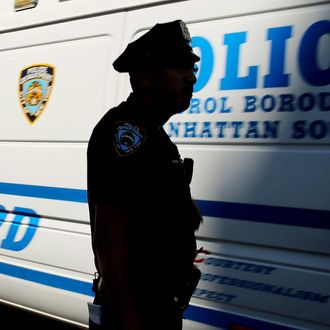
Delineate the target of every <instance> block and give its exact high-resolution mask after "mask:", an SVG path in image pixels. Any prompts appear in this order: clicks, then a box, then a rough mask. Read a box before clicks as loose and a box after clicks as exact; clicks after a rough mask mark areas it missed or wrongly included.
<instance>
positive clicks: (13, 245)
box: [0, 205, 40, 251]
mask: <svg viewBox="0 0 330 330" xmlns="http://www.w3.org/2000/svg"><path fill="white" fill-rule="evenodd" d="M11 213H13V214H15V216H14V219H13V221H12V222H11V224H10V227H9V229H8V232H7V235H6V237H5V238H4V239H3V240H2V241H0V248H2V249H6V250H11V251H21V250H23V249H25V248H26V247H27V246H28V245H29V243H30V242H31V241H32V239H33V237H34V235H35V234H36V231H37V228H38V225H39V219H40V217H39V215H37V213H36V212H35V211H34V210H32V209H28V208H23V207H15V208H14V210H13V211H12V212H11ZM8 214H9V212H8V211H7V210H6V209H5V208H4V207H3V206H1V205H0V226H1V225H2V224H3V223H4V221H5V219H6V217H7V215H8ZM23 220H27V221H28V224H27V226H26V228H25V232H24V234H23V236H22V237H20V238H19V239H17V234H18V230H19V228H20V227H21V226H22V225H23V224H22V222H23ZM22 227H25V226H22Z"/></svg>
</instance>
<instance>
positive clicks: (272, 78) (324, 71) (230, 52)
mask: <svg viewBox="0 0 330 330" xmlns="http://www.w3.org/2000/svg"><path fill="white" fill-rule="evenodd" d="M292 30H293V26H291V25H290V26H281V27H276V28H273V27H272V28H269V29H267V32H266V36H267V37H266V38H267V40H268V41H269V42H270V56H269V59H268V63H269V73H268V74H266V75H265V76H264V77H263V78H264V79H263V86H258V81H259V80H258V73H259V65H251V66H249V67H247V68H245V69H246V70H247V72H248V73H247V75H246V76H239V74H238V72H239V64H240V63H241V62H242V61H241V55H242V51H241V48H242V45H244V44H245V43H247V42H248V32H247V31H240V32H233V33H226V34H225V35H224V41H223V44H224V45H225V46H226V48H227V54H226V63H225V76H224V77H221V78H220V83H219V90H240V89H255V88H257V87H262V88H280V87H288V86H289V84H290V81H289V78H290V73H286V72H284V71H285V61H286V58H287V56H288V54H287V47H286V45H287V42H288V40H289V39H291V38H292V37H293V34H292ZM329 33H330V21H328V20H322V21H318V22H315V23H314V24H312V25H311V26H309V27H308V28H307V29H306V31H305V33H304V35H303V36H302V39H301V40H300V44H299V46H298V49H297V52H298V67H299V69H300V73H301V77H302V79H303V80H304V81H305V82H306V83H308V84H310V85H312V86H326V85H328V84H329V83H330V67H328V68H320V67H319V63H318V48H319V47H318V44H319V42H320V39H321V38H322V37H323V36H325V35H327V34H329ZM192 47H193V48H197V49H198V50H199V52H200V54H201V62H200V63H198V64H197V65H198V67H199V68H198V69H199V70H198V71H199V72H198V77H197V78H198V79H197V82H196V84H195V92H199V91H200V90H202V89H203V88H204V87H205V86H206V85H207V84H208V82H209V80H210V78H211V76H212V72H213V67H214V62H215V59H214V49H213V47H212V44H211V43H210V41H208V40H207V39H206V38H205V37H202V36H194V37H193V38H192Z"/></svg>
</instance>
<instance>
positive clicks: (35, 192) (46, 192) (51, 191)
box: [0, 182, 87, 203]
mask: <svg viewBox="0 0 330 330" xmlns="http://www.w3.org/2000/svg"><path fill="white" fill-rule="evenodd" d="M0 194H5V195H16V196H25V197H35V198H45V199H55V200H59V201H66V202H77V203H87V191H86V190H84V189H72V188H59V187H47V186H35V185H28V184H18V183H7V182H0Z"/></svg>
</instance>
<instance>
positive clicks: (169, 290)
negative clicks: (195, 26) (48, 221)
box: [88, 20, 201, 330]
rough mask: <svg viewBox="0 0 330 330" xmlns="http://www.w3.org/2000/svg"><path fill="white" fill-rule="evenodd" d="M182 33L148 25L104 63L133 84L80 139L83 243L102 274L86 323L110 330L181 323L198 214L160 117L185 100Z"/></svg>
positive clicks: (189, 70)
mask: <svg viewBox="0 0 330 330" xmlns="http://www.w3.org/2000/svg"><path fill="white" fill-rule="evenodd" d="M190 41H191V39H190V35H189V31H188V29H187V27H186V25H185V24H184V23H183V22H182V21H180V20H177V21H173V22H169V23H164V24H156V25H155V26H154V27H153V28H152V29H151V30H150V31H148V32H147V33H145V34H144V35H143V36H142V37H140V38H139V39H138V40H136V41H134V42H132V43H130V44H129V45H128V46H127V48H126V49H125V51H124V52H123V53H122V54H121V55H120V56H119V57H118V58H117V59H116V61H115V62H114V63H113V66H114V68H115V70H117V71H119V72H128V73H129V75H130V81H131V86H132V90H133V92H132V93H131V94H130V95H129V97H128V99H127V100H126V101H125V102H122V103H121V104H120V105H119V106H117V107H115V108H113V109H111V110H110V111H109V112H108V113H106V115H105V116H104V117H103V118H102V119H101V120H100V121H99V123H98V124H97V125H96V127H95V128H94V130H93V133H92V136H91V138H90V141H89V146H88V201H89V208H90V221H91V229H92V245H93V251H94V255H95V264H96V267H97V270H98V273H99V275H100V277H101V282H100V283H99V281H95V286H94V287H95V288H94V289H95V291H96V298H95V305H93V306H91V313H90V319H91V321H90V328H91V329H92V328H97V326H96V324H95V323H99V321H101V324H102V325H101V327H102V328H107V329H111V330H112V329H114V330H115V329H116V330H151V329H153V330H155V329H157V330H165V329H166V330H177V329H181V328H182V311H183V309H185V308H186V306H187V303H188V301H189V299H190V294H191V290H193V287H194V285H196V279H195V283H193V284H192V287H189V285H188V289H187V283H188V282H191V281H193V282H194V278H193V277H192V274H193V269H194V268H193V261H194V257H195V253H196V241H195V234H194V233H195V231H196V229H197V228H198V227H199V224H200V221H201V216H200V214H199V212H198V209H197V208H196V206H195V204H194V202H193V200H192V198H191V194H190V188H189V184H190V180H191V175H192V161H191V160H185V161H182V159H181V157H180V154H179V152H178V149H177V147H176V146H175V145H174V144H173V143H172V142H171V140H170V139H169V137H168V135H167V134H166V133H165V131H164V130H163V125H164V124H165V122H166V121H167V120H168V119H169V118H170V117H171V116H172V115H174V114H176V113H179V112H181V111H183V110H185V109H187V108H188V106H189V104H190V99H191V97H192V93H193V85H194V83H195V82H196V77H195V72H194V65H195V63H196V62H197V61H199V57H198V56H197V55H195V54H194V53H193V51H192V48H191V46H190ZM197 281H198V276H197ZM186 290H188V292H187V291H186ZM189 290H190V291H189ZM97 304H101V305H102V315H100V314H99V308H98V306H97ZM94 307H95V309H96V311H95V310H94ZM92 310H94V312H93V311H92ZM93 321H94V322H93Z"/></svg>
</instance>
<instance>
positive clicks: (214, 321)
mask: <svg viewBox="0 0 330 330" xmlns="http://www.w3.org/2000/svg"><path fill="white" fill-rule="evenodd" d="M184 317H185V318H186V319H187V320H190V321H195V322H200V323H204V324H207V325H211V326H214V327H219V328H223V329H233V328H234V327H235V326H236V327H237V329H244V328H248V329H258V330H294V329H298V328H292V327H287V326H284V325H280V324H275V323H268V322H266V321H261V320H256V319H252V318H249V317H246V316H241V315H237V314H233V313H228V312H222V311H218V310H214V309H209V308H204V307H199V306H196V305H189V307H188V309H187V310H186V311H185V313H184Z"/></svg>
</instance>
